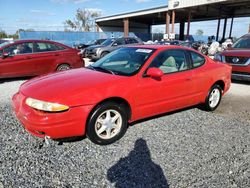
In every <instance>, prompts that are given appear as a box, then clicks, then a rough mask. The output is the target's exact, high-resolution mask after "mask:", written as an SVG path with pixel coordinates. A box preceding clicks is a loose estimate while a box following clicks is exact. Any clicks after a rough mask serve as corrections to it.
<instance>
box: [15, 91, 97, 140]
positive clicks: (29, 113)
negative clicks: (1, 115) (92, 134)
mask: <svg viewBox="0 0 250 188" xmlns="http://www.w3.org/2000/svg"><path fill="white" fill-rule="evenodd" d="M25 99H26V97H25V96H24V95H22V94H21V93H17V94H15V95H14V96H13V98H12V104H13V109H14V111H15V114H16V117H17V119H18V120H19V121H20V122H21V123H22V124H23V126H24V128H25V129H26V130H27V131H28V132H30V133H31V134H33V135H35V136H37V137H41V138H44V137H45V136H48V137H50V138H52V139H58V138H67V137H75V136H82V135H84V134H85V124H86V121H87V118H88V114H89V113H90V111H91V109H92V107H93V106H92V105H88V106H79V107H72V108H70V109H69V110H68V111H65V112H60V113H46V112H42V111H38V110H35V109H33V108H31V107H29V106H27V105H26V104H25Z"/></svg>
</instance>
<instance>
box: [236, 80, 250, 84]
mask: <svg viewBox="0 0 250 188" xmlns="http://www.w3.org/2000/svg"><path fill="white" fill-rule="evenodd" d="M232 83H235V84H242V85H250V82H249V81H243V80H232Z"/></svg>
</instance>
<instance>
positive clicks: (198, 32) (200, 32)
mask: <svg viewBox="0 0 250 188" xmlns="http://www.w3.org/2000/svg"><path fill="white" fill-rule="evenodd" d="M203 33H204V31H203V30H202V29H198V30H197V31H196V35H203Z"/></svg>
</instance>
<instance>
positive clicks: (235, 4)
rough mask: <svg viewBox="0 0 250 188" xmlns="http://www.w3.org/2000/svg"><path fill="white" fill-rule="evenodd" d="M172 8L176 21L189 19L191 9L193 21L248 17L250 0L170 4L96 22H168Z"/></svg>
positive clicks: (152, 23) (115, 24) (103, 23)
mask: <svg viewBox="0 0 250 188" xmlns="http://www.w3.org/2000/svg"><path fill="white" fill-rule="evenodd" d="M207 1H209V0H207ZM177 2H178V1H177ZM172 10H174V11H175V23H180V22H181V21H187V20H188V14H189V11H191V15H192V16H191V20H190V21H191V22H195V21H207V20H216V19H222V18H230V17H247V16H250V1H249V0H226V1H222V2H216V1H215V0H210V3H208V4H203V5H199V6H193V7H184V8H173V9H171V10H169V8H168V6H161V7H156V8H151V9H145V10H141V11H135V12H130V13H124V14H118V15H113V16H107V17H101V18H97V19H96V23H97V24H98V25H99V26H112V27H123V20H124V19H125V18H129V22H130V27H133V25H135V26H136V24H133V23H142V24H147V25H160V24H166V12H167V11H172ZM138 27H139V26H138Z"/></svg>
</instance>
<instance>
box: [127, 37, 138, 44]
mask: <svg viewBox="0 0 250 188" xmlns="http://www.w3.org/2000/svg"><path fill="white" fill-rule="evenodd" d="M129 43H130V44H135V43H138V41H137V40H136V39H134V38H129Z"/></svg>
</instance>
